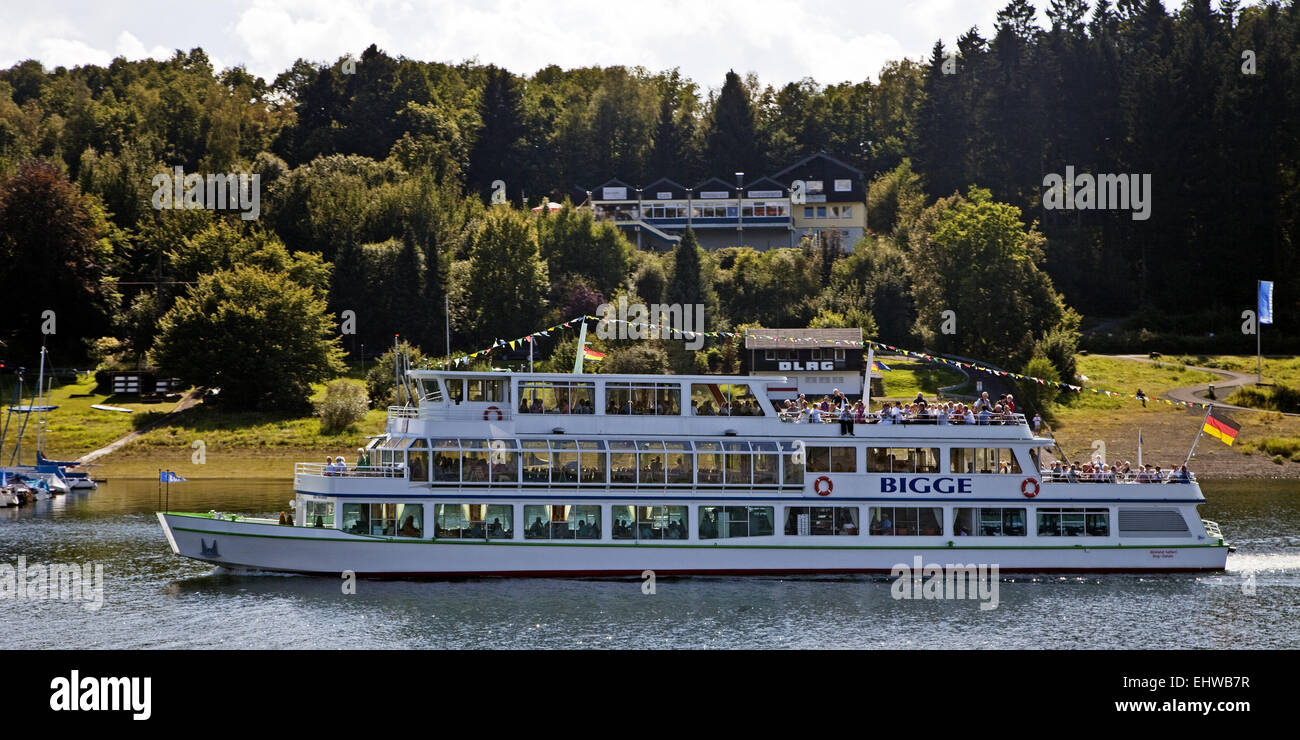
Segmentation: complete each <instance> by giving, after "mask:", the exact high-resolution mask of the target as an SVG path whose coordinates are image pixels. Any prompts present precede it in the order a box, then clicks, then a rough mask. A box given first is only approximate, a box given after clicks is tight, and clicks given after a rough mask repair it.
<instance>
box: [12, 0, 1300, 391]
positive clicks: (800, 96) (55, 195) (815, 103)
mask: <svg viewBox="0 0 1300 740" xmlns="http://www.w3.org/2000/svg"><path fill="white" fill-rule="evenodd" d="M1045 15H1046V17H1045V18H1040V17H1036V12H1035V10H1034V8H1033V7H1032V6H1031V5H1030V4H1029V3H1028V2H1026V1H1025V0H1014V1H1013V2H1010V3H1009V4H1008V5H1007V6H1006V7H1005V8H1004V9H1003V10H1002V11H1000V12H999V13H997V16H996V18H995V19H992V20H993V23H992V25H991V27H990V28H989V29H988V30H986V31H984V32H981V31H980V30H978V29H976V28H972V29H971V30H970V31H968V32H967V33H965V34H964V35H962V36H961V37H960V38H959V39H958V40H957V42H956V45H955V47H954V48H950V47H948V46H946V45H945V44H943V43H942V42H938V43H936V44H935V46H934V50H933V53H932V55H931V56H930V58H928V59H926V60H920V61H913V60H898V61H897V62H893V63H890V64H888V65H887V66H886V67H885V68H884V69H882V70H879V73H878V75H877V77H876V81H871V80H867V79H863V80H859V81H844V82H834V83H830V84H826V82H829V81H826V82H818V81H814V80H810V79H805V80H801V81H798V82H793V83H790V84H787V85H784V86H780V87H775V86H772V85H765V84H764V83H763V82H762V81H761V80H759V79H757V78H755V77H754V76H752V75H750V76H743V75H738V74H735V73H731V74H728V75H727V77H726V79H724V80H708V81H692V80H689V79H687V78H685V77H684V76H683V75H682V74H681V73H680V72H679V71H678V70H675V69H674V70H665V71H650V70H646V69H643V68H640V67H621V66H616V67H607V68H598V67H588V68H578V69H567V70H566V69H561V68H559V67H555V66H551V67H546V68H544V69H541V70H539V71H537V72H536V73H534V74H531V75H521V74H517V73H515V72H511V71H508V70H504V69H501V68H498V67H495V66H492V65H483V64H479V63H477V62H465V63H461V64H446V63H440V62H425V61H419V60H413V59H406V58H400V57H399V58H394V57H391V56H389V55H388V54H386V53H384V52H383V51H382V50H380V49H378V48H376V47H374V46H371V47H370V48H368V49H366V50H365V52H364V53H362V54H361V55H360V57H359V58H356V59H351V58H346V57H344V58H339V59H338V60H336V61H334V62H333V63H332V64H317V63H312V62H308V61H305V60H299V61H298V62H296V63H295V64H294V65H293V66H292V67H291V68H290V69H288V70H285V71H284V72H282V73H281V74H279V75H278V76H277V77H276V78H275V79H274V80H271V81H267V80H264V79H261V78H258V77H255V76H252V75H250V74H248V73H247V72H246V71H245V70H244V69H242V68H240V67H235V68H231V69H226V70H223V71H216V70H214V69H213V67H212V64H211V62H210V60H209V58H208V57H207V55H206V54H205V53H204V51H203V50H202V49H193V50H190V51H189V52H183V51H177V52H176V54H175V55H174V56H173V57H172V58H170V59H168V60H166V61H155V60H145V61H138V62H129V61H127V60H125V59H122V58H119V59H117V60H114V61H113V62H112V63H111V64H109V65H108V66H107V67H99V66H93V65H91V66H82V67H76V68H74V69H66V68H63V67H59V68H56V69H52V70H51V69H46V68H45V67H44V66H43V65H42V64H41V62H40V61H39V60H28V61H24V62H22V63H19V64H17V65H15V66H13V67H11V68H9V69H7V70H3V71H0V295H2V296H3V308H0V343H3V344H0V356H10V357H12V358H14V359H15V360H19V359H21V360H22V361H24V362H27V363H28V364H30V361H29V360H28V358H31V357H33V356H34V354H35V351H36V348H38V347H39V346H40V344H41V341H42V339H45V340H47V341H48V342H49V344H50V346H51V348H52V351H53V353H54V358H55V362H56V364H63V365H70V364H74V363H78V362H81V361H83V360H86V359H90V360H92V361H94V362H98V363H100V364H101V365H103V366H112V365H113V364H115V363H116V364H121V365H124V366H135V365H136V364H138V363H141V362H146V361H152V362H157V363H159V364H161V365H162V366H163V369H164V370H166V371H171V372H176V373H180V374H183V375H184V376H186V378H187V379H189V380H193V381H196V382H207V383H220V382H222V378H221V377H214V376H213V375H211V373H212V372H214V370H213V368H212V365H213V364H214V363H215V364H223V365H226V368H225V370H226V373H227V374H226V376H225V382H228V383H229V382H234V381H232V380H230V378H231V377H232V376H237V375H239V374H240V373H256V374H259V375H263V377H264V374H266V373H272V372H273V371H274V369H275V368H276V367H283V366H284V363H285V362H287V361H290V360H291V359H292V360H293V361H299V360H300V361H301V363H302V365H303V366H304V367H305V368H308V369H309V371H308V372H306V373H305V374H303V375H301V377H295V378H294V380H293V384H292V386H293V389H294V390H293V394H291V395H298V396H300V395H301V392H302V389H303V388H304V387H305V384H306V383H309V382H314V381H315V380H318V379H323V378H324V377H328V376H329V375H330V373H332V372H337V370H338V369H339V368H340V361H341V359H342V356H343V354H344V353H346V354H349V355H351V356H353V357H355V356H357V355H358V354H359V353H360V352H361V347H362V346H364V347H365V348H366V354H367V355H371V356H373V355H374V354H376V353H377V352H378V351H380V350H381V349H382V348H383V347H386V346H388V345H391V343H392V340H393V335H394V334H401V335H402V336H404V337H406V338H408V339H410V340H411V341H412V342H413V343H414V344H416V345H418V346H420V347H422V348H423V349H424V350H425V352H426V353H427V354H429V355H432V356H438V355H441V354H442V353H443V351H444V344H443V338H442V337H443V326H444V318H445V315H444V308H443V307H444V305H450V307H451V316H450V319H451V325H452V344H453V347H454V348H455V349H457V350H460V351H464V350H474V349H478V348H480V347H482V346H485V345H487V344H490V343H491V342H493V341H494V340H496V339H498V338H507V339H509V338H514V337H518V336H520V335H523V334H526V333H528V332H530V331H533V330H535V329H537V328H541V327H543V326H549V325H551V324H553V323H555V322H557V321H561V320H563V319H567V318H570V317H572V316H574V315H577V314H581V313H586V312H590V311H592V310H594V308H595V307H596V306H597V305H599V304H600V303H602V302H604V301H606V300H610V299H613V298H615V297H617V296H619V295H628V296H632V297H636V298H640V299H642V300H644V301H646V302H659V301H668V302H674V301H689V302H696V301H699V302H703V303H705V304H706V305H707V307H708V313H707V316H708V317H709V319H708V320H709V328H710V329H711V330H713V329H734V328H738V327H741V326H744V325H749V324H764V325H769V326H808V325H821V326H826V325H850V326H853V325H856V326H861V327H863V328H864V329H865V330H866V331H867V332H868V333H869V334H870V335H875V336H880V337H881V338H883V339H885V340H886V341H890V342H894V343H897V344H903V345H907V344H908V343H910V342H923V343H925V345H926V346H929V347H932V348H934V349H936V350H947V351H954V352H964V353H967V354H971V355H977V356H979V357H981V358H983V359H986V360H988V361H991V362H1001V363H1004V364H1007V365H1008V366H1015V367H1017V368H1019V367H1024V366H1025V364H1026V363H1029V362H1031V361H1032V360H1033V359H1035V356H1037V357H1038V358H1039V359H1042V358H1046V359H1048V360H1051V362H1052V364H1054V365H1055V366H1056V369H1057V370H1058V371H1059V372H1061V373H1062V374H1063V375H1064V376H1066V377H1068V373H1070V372H1072V370H1073V366H1072V359H1071V358H1072V356H1073V351H1074V349H1075V345H1076V342H1077V339H1078V329H1079V327H1080V315H1081V314H1082V316H1084V317H1089V319H1103V318H1107V319H1126V320H1127V323H1126V324H1124V326H1127V327H1129V328H1132V329H1134V330H1137V329H1143V330H1147V331H1151V332H1171V333H1182V334H1187V335H1197V336H1204V335H1206V334H1208V333H1210V332H1214V333H1216V334H1220V335H1232V334H1233V333H1236V336H1237V337H1238V338H1240V332H1239V326H1240V323H1241V317H1240V314H1241V311H1242V310H1243V309H1245V308H1247V307H1250V306H1251V305H1252V304H1253V296H1254V293H1253V291H1254V287H1255V280H1257V279H1260V278H1263V279H1273V280H1276V281H1277V290H1276V296H1277V297H1276V301H1277V317H1278V324H1279V325H1278V327H1277V329H1279V330H1281V332H1283V333H1291V334H1294V333H1295V330H1296V328H1297V310H1296V309H1300V274H1297V272H1298V271H1297V269H1296V267H1297V265H1296V257H1297V255H1296V244H1295V241H1296V238H1297V236H1300V233H1298V229H1300V224H1297V218H1300V209H1297V205H1300V179H1298V178H1300V173H1298V172H1297V164H1298V163H1300V151H1298V149H1297V146H1298V143H1300V142H1298V139H1297V137H1298V136H1300V133H1298V132H1300V51H1297V50H1300V10H1297V8H1296V6H1295V4H1294V3H1274V2H1267V3H1263V4H1260V5H1249V6H1244V7H1241V6H1240V4H1239V3H1238V2H1236V1H1235V0H1224V2H1221V3H1220V4H1219V6H1218V7H1217V8H1216V7H1214V6H1212V4H1211V2H1210V0H1187V2H1185V3H1183V4H1182V5H1180V6H1178V7H1176V8H1175V7H1166V6H1165V5H1164V4H1163V3H1161V2H1159V0H1120V1H1119V2H1116V3H1111V2H1108V1H1107V0H1098V1H1097V2H1094V3H1087V2H1083V0H1052V2H1050V3H1049V7H1048V8H1047V11H1046V14H1045ZM821 151H825V152H828V153H830V154H832V155H834V156H836V157H838V158H840V159H842V160H844V161H846V162H848V163H850V164H853V165H854V166H856V167H859V168H861V169H863V170H864V171H865V172H867V173H868V176H869V177H870V178H871V179H872V183H871V187H870V193H869V196H868V213H869V219H868V222H869V225H870V232H871V233H869V234H868V236H867V237H866V238H864V239H863V240H862V241H861V242H860V243H859V244H857V245H854V246H853V249H852V250H851V252H850V253H848V254H838V253H836V252H835V251H833V250H830V249H828V248H827V246H826V245H825V244H814V243H805V244H803V245H802V246H801V247H799V248H796V249H779V250H772V251H768V252H758V251H755V250H752V249H748V248H746V247H744V245H737V246H736V247H735V248H729V249H722V250H718V251H713V252H706V251H704V250H699V249H698V248H696V247H695V246H694V243H693V240H691V239H689V238H688V239H686V240H684V241H683V245H684V246H681V247H678V248H677V249H676V250H675V251H674V252H670V253H666V254H654V253H647V252H638V251H637V250H635V249H634V248H633V247H632V246H631V245H630V244H629V243H628V242H627V240H626V238H624V236H623V235H622V234H621V233H620V232H619V231H618V230H617V229H616V228H615V227H613V226H611V225H609V224H605V223H600V222H596V221H593V220H592V218H591V215H590V213H589V212H587V211H584V210H576V209H566V210H564V211H560V212H558V213H556V214H554V215H539V214H533V213H532V212H530V211H529V210H528V207H529V206H533V205H536V204H538V203H540V202H541V201H542V200H543V199H550V200H554V201H565V200H568V199H571V198H574V197H575V196H576V193H578V192H580V191H581V189H583V188H584V187H585V188H590V187H594V186H595V185H598V184H600V183H601V182H604V181H605V180H607V179H609V178H611V177H618V178H620V179H622V180H624V181H626V182H630V183H634V184H645V183H647V182H649V181H650V180H651V179H655V178H658V177H660V176H668V177H671V178H674V179H676V180H679V181H681V182H686V183H694V182H698V181H699V180H701V179H703V178H704V177H706V176H710V175H716V174H719V173H730V172H733V171H737V170H743V171H745V172H747V173H768V172H771V171H773V170H774V169H777V168H781V167H784V166H785V165H788V164H790V163H792V162H793V161H795V160H796V159H798V158H799V157H802V156H806V155H808V154H812V153H816V152H821ZM1067 166H1071V167H1073V168H1074V169H1075V170H1077V171H1079V172H1093V173H1144V174H1150V175H1151V180H1152V183H1153V186H1152V195H1151V197H1152V200H1151V204H1150V207H1151V217H1150V218H1149V219H1148V220H1134V219H1133V218H1131V212H1130V211H1127V210H1109V211H1108V210H1096V211H1087V210H1045V209H1044V207H1043V200H1042V198H1043V181H1044V177H1045V176H1046V175H1048V174H1050V173H1063V172H1065V170H1066V167H1067ZM175 168H181V169H182V171H183V173H185V174H195V173H198V174H204V173H254V174H257V175H258V177H259V178H260V204H259V207H258V218H256V219H250V220H245V219H244V218H241V214H240V211H239V210H232V209H227V210H225V211H215V212H214V211H212V210H205V209H185V208H178V209H158V208H155V201H156V185H155V179H154V178H155V175H158V174H160V173H161V174H163V175H165V176H166V178H170V177H171V176H172V175H173V173H174V172H175V171H176V169H175ZM496 180H503V181H505V183H506V192H507V195H508V196H509V198H510V201H511V204H510V205H508V206H491V207H489V206H488V205H487V203H488V197H489V195H490V191H491V188H492V183H493V182H494V181H496ZM1071 307H1072V308H1071ZM946 309H952V310H955V311H956V312H957V315H958V331H957V333H956V334H953V335H946V334H943V333H941V332H939V324H940V318H939V316H940V312H941V311H943V310H946ZM47 310H52V311H54V314H53V316H54V318H55V319H56V320H57V330H56V331H55V332H54V333H53V334H49V333H48V332H49V329H50V328H53V327H50V326H49V322H48V320H47V317H48V314H46V313H45V312H46V311H47ZM349 310H351V311H355V327H354V328H355V334H347V335H343V336H342V337H340V336H339V329H340V324H341V322H342V321H343V318H342V317H343V312H345V311H349ZM286 324H287V325H288V326H289V329H286V328H285V325H286ZM43 328H44V329H46V336H43V335H42V329H43ZM268 342H269V343H270V344H271V345H273V346H275V347H280V348H289V349H285V350H284V352H285V353H284V354H280V355H275V354H272V353H268V350H267V347H268ZM1251 344H1253V343H1251ZM324 345H329V346H324ZM1244 347H1245V344H1243V347H1242V349H1244ZM293 348H298V349H296V350H294V349H293ZM538 349H539V350H541V351H543V352H545V351H548V349H549V348H548V347H545V346H539V348H538ZM612 349H615V350H616V351H618V352H625V353H626V356H624V357H622V358H618V357H616V358H614V360H615V361H614V362H611V363H610V365H611V366H623V367H637V368H643V367H645V366H647V365H651V366H653V365H662V366H664V367H666V368H675V369H679V370H682V369H689V368H692V367H693V368H696V369H710V370H719V369H729V367H728V366H729V365H732V364H734V359H735V355H736V353H735V348H734V347H731V348H728V347H722V346H716V345H711V346H710V348H709V351H708V352H705V353H699V354H698V356H696V357H691V356H687V355H684V354H683V353H681V352H680V350H678V349H677V348H676V347H674V346H671V345H670V346H664V347H643V348H638V349H635V350H634V349H631V348H612ZM200 350H202V351H200ZM1039 366H1041V362H1040V363H1039ZM205 372H206V373H207V374H205ZM268 401H269V399H267V398H261V397H258V396H256V394H254V395H250V396H247V402H248V403H265V402H268Z"/></svg>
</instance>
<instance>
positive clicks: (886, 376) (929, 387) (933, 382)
mask: <svg viewBox="0 0 1300 740" xmlns="http://www.w3.org/2000/svg"><path fill="white" fill-rule="evenodd" d="M880 361H881V362H884V363H885V364H886V365H888V366H889V370H886V371H884V372H882V373H881V374H880V375H881V382H882V384H883V385H884V387H885V398H897V399H905V400H909V401H910V400H912V399H913V398H916V394H917V393H924V394H925V395H926V396H929V397H931V398H933V397H934V396H935V395H936V394H937V393H938V392H939V389H940V388H944V387H947V386H950V385H956V384H958V383H960V382H962V381H963V380H965V376H963V375H962V374H961V373H959V372H957V371H956V370H950V369H948V368H946V367H943V366H941V365H935V364H932V363H929V362H914V361H911V360H906V359H904V358H902V357H884V358H881V360H880Z"/></svg>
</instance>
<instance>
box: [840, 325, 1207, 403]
mask: <svg viewBox="0 0 1300 740" xmlns="http://www.w3.org/2000/svg"><path fill="white" fill-rule="evenodd" d="M865 344H873V345H875V346H876V347H877V348H880V349H885V350H888V351H890V352H893V353H894V354H898V355H902V356H904V357H917V358H920V359H923V360H925V361H927V362H935V363H939V364H942V365H951V366H954V367H960V368H965V369H967V370H975V371H976V372H981V373H986V374H989V375H998V376H1000V377H1004V378H1015V379H1016V380H1020V381H1026V382H1030V383H1038V384H1039V385H1045V386H1047V385H1050V386H1056V387H1057V388H1059V389H1061V390H1068V391H1074V392H1075V393H1080V394H1081V393H1083V392H1084V391H1091V392H1093V393H1096V394H1098V395H1100V394H1103V393H1104V394H1105V395H1106V397H1108V398H1123V399H1127V400H1131V401H1140V400H1142V399H1140V398H1138V396H1137V395H1136V394H1131V393H1120V392H1119V391H1109V390H1105V389H1102V388H1085V387H1083V386H1081V385H1074V384H1073V383H1066V382H1063V381H1058V380H1047V379H1044V378H1036V377H1034V376H1032V375H1022V374H1020V373H1013V372H1009V371H1007V370H999V369H997V368H991V367H986V366H984V365H980V364H978V363H974V362H961V361H959V360H950V359H948V358H946V357H935V356H933V355H928V354H926V353H924V352H916V351H914V350H908V349H903V348H902V347H895V346H893V345H891V344H884V343H882V342H873V341H870V340H867V341H866V342H865ZM1146 400H1147V401H1148V402H1151V403H1163V404H1166V405H1168V406H1182V407H1186V408H1189V409H1190V408H1205V407H1207V406H1209V405H1210V404H1208V403H1201V402H1199V401H1171V400H1169V399H1167V398H1152V397H1150V396H1147V397H1146Z"/></svg>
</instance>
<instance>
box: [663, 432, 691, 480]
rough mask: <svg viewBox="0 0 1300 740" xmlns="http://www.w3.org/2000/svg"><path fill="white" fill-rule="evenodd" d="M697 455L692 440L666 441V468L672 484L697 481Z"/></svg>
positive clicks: (668, 478)
mask: <svg viewBox="0 0 1300 740" xmlns="http://www.w3.org/2000/svg"><path fill="white" fill-rule="evenodd" d="M694 467H695V457H694V455H692V454H691V443H690V442H664V469H665V471H666V472H667V482H668V483H669V484H670V485H690V484H691V483H694V482H695V471H694Z"/></svg>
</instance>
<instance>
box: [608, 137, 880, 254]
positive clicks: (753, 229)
mask: <svg viewBox="0 0 1300 740" xmlns="http://www.w3.org/2000/svg"><path fill="white" fill-rule="evenodd" d="M730 178H731V179H726V178H723V177H711V178H709V179H707V180H705V181H703V182H701V183H698V184H696V185H693V186H689V187H688V186H685V185H682V184H680V183H677V182H674V181H673V180H669V179H667V178H661V179H659V180H656V181H655V182H652V183H650V184H649V185H645V186H643V187H634V186H631V185H628V184H627V183H626V182H624V181H622V180H619V179H617V178H615V179H612V180H609V181H608V182H605V183H603V184H601V185H599V186H598V187H596V188H595V189H594V190H586V191H583V192H585V193H586V195H587V203H588V204H589V206H590V207H591V208H592V210H593V211H594V212H595V214H596V216H597V218H602V219H606V220H609V221H611V222H613V223H614V224H615V225H617V226H619V227H620V228H623V229H624V230H625V231H627V232H629V237H630V238H632V239H633V241H635V242H636V245H637V248H638V249H658V250H663V249H672V248H673V247H675V246H676V245H677V243H678V242H680V241H681V237H682V234H683V233H684V232H685V231H686V228H687V227H690V228H691V229H693V230H694V231H695V237H696V239H697V240H699V242H700V245H701V246H703V247H704V248H706V249H721V248H723V247H731V246H749V247H753V248H755V249H759V250H767V249H775V248H778V247H793V246H797V245H798V243H799V240H801V239H803V238H804V237H812V238H815V239H833V240H835V243H836V244H838V245H839V247H840V248H841V249H843V250H844V251H849V250H851V249H852V248H853V244H854V243H856V242H857V240H858V239H860V238H861V237H862V235H863V234H864V233H865V231H866V219H867V213H866V179H865V175H864V174H863V172H862V171H861V170H859V169H857V168H855V167H852V166H850V165H847V164H845V163H843V162H841V161H839V160H838V159H835V158H834V157H832V156H830V155H828V154H814V155H813V156H811V157H807V158H805V159H803V160H801V161H799V162H797V163H795V164H794V165H792V166H790V167H787V168H786V169H784V170H782V171H780V172H778V173H777V174H775V175H772V176H771V177H759V178H757V179H753V180H751V181H750V182H749V184H748V185H746V184H745V182H746V179H745V173H743V172H737V173H733V175H732V176H730ZM801 201H802V202H801Z"/></svg>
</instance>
